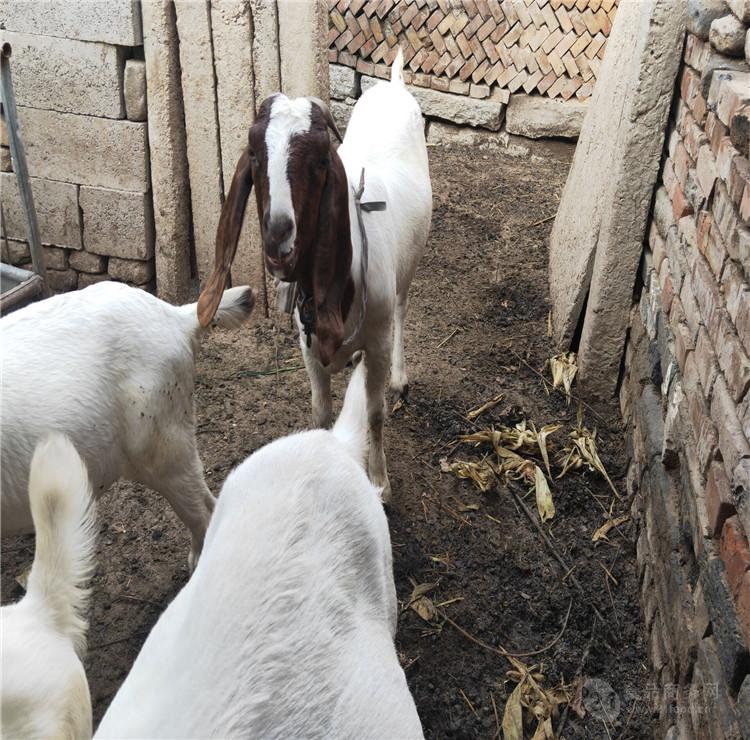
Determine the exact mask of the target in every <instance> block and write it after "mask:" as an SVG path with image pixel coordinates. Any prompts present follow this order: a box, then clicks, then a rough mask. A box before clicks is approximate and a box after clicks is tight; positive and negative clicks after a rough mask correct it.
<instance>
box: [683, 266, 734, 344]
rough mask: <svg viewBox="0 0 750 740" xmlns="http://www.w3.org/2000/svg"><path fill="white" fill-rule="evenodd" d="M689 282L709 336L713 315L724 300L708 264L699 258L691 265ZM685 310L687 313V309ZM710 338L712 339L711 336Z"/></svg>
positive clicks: (722, 304)
mask: <svg viewBox="0 0 750 740" xmlns="http://www.w3.org/2000/svg"><path fill="white" fill-rule="evenodd" d="M685 282H688V281H687V280H686V281H685ZM689 282H690V284H691V287H692V294H693V295H694V296H695V300H696V302H697V304H698V309H699V311H700V316H701V320H702V322H703V324H704V326H706V328H707V329H709V334H710V333H711V332H710V329H711V327H712V325H713V323H714V315H715V314H716V312H717V311H718V310H720V309H721V308H723V306H724V298H723V296H722V294H721V291H720V290H719V286H718V284H717V282H716V280H715V279H714V276H713V274H712V273H711V269H710V268H709V266H708V263H707V262H706V260H704V259H703V258H702V257H700V256H698V257H697V258H696V259H695V261H694V263H693V269H692V271H691V273H690V281H689ZM685 310H686V312H687V309H685ZM711 338H712V339H713V336H712V337H711ZM714 346H715V345H714Z"/></svg>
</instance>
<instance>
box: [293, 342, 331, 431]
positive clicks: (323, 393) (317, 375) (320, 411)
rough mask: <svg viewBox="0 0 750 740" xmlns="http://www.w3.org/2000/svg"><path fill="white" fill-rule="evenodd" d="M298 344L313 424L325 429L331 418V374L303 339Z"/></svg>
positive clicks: (329, 424)
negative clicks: (310, 396)
mask: <svg viewBox="0 0 750 740" xmlns="http://www.w3.org/2000/svg"><path fill="white" fill-rule="evenodd" d="M300 344H301V345H302V357H303V358H304V360H305V368H306V369H307V374H308V376H309V378H310V389H311V391H312V417H313V426H314V427H316V428H319V429H327V428H328V427H330V426H331V421H332V419H333V403H332V401H331V375H330V374H329V373H328V371H327V370H326V369H325V368H324V367H323V366H322V365H321V364H320V360H318V358H317V357H316V356H315V354H314V353H313V352H312V351H311V350H309V349H308V348H307V345H306V344H305V342H304V340H302V341H301V342H300Z"/></svg>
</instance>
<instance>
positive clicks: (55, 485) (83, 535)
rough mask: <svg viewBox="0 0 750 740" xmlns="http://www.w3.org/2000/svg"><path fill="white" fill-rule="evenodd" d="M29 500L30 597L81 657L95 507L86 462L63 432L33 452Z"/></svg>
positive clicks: (83, 647)
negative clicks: (31, 533) (32, 534)
mask: <svg viewBox="0 0 750 740" xmlns="http://www.w3.org/2000/svg"><path fill="white" fill-rule="evenodd" d="M29 501H30V504H31V515H32V517H33V519H34V527H35V529H36V551H35V554H34V564H33V566H32V568H31V573H30V575H29V581H28V589H27V594H28V597H29V598H31V599H34V600H36V601H37V603H38V604H39V606H40V608H41V609H44V611H45V612H46V613H47V615H48V617H49V620H50V622H51V623H52V624H54V625H55V628H56V629H57V631H58V632H59V633H60V634H61V635H63V636H65V637H67V638H68V639H70V640H71V641H72V642H73V644H74V645H75V648H76V652H77V653H78V654H79V655H82V654H83V652H84V651H85V649H86V628H87V625H88V621H87V619H86V608H87V606H88V597H89V590H88V588H87V587H86V583H87V581H88V579H89V578H90V577H91V574H92V572H93V570H94V538H95V535H96V532H95V528H94V523H95V507H94V502H93V499H92V496H91V488H90V486H89V478H88V473H87V472H86V466H85V465H84V464H83V460H81V458H80V456H79V455H78V452H76V449H75V447H73V444H72V443H71V442H70V440H69V439H68V438H67V437H65V436H63V435H62V434H52V435H50V436H49V437H47V438H46V439H45V440H43V441H42V442H40V443H39V445H38V446H37V448H36V451H35V452H34V457H33V458H32V460H31V472H30V473H29Z"/></svg>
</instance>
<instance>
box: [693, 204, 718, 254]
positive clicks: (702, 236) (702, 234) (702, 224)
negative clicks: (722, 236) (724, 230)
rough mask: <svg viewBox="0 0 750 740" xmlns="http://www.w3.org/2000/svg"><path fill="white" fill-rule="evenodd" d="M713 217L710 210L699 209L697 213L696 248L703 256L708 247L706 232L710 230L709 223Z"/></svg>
mask: <svg viewBox="0 0 750 740" xmlns="http://www.w3.org/2000/svg"><path fill="white" fill-rule="evenodd" d="M713 221H714V219H713V216H712V215H711V211H700V212H699V213H698V224H697V227H696V237H697V243H698V250H699V251H700V253H701V254H702V255H703V256H704V257H705V256H706V251H707V247H708V233H709V232H710V231H711V224H712V223H713Z"/></svg>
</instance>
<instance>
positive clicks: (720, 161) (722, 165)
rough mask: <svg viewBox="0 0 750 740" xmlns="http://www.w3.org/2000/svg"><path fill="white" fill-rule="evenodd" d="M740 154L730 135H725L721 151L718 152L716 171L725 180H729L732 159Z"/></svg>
mask: <svg viewBox="0 0 750 740" xmlns="http://www.w3.org/2000/svg"><path fill="white" fill-rule="evenodd" d="M739 156H740V154H739V152H738V151H737V150H736V149H735V148H734V145H733V144H732V142H731V140H730V139H729V137H728V136H725V137H724V138H723V139H722V140H721V142H720V143H719V151H718V153H717V154H716V171H717V172H718V174H719V177H720V178H721V179H722V180H724V182H729V173H730V172H731V167H732V160H733V159H734V158H735V157H739Z"/></svg>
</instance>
